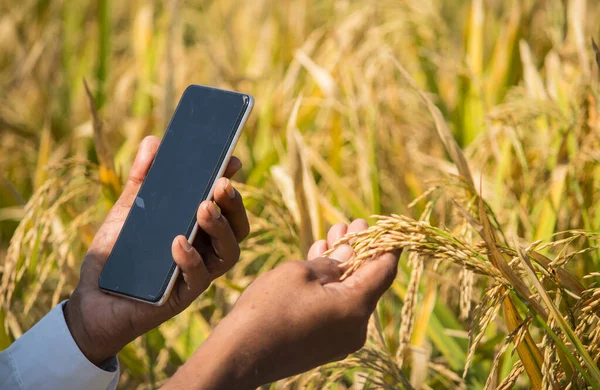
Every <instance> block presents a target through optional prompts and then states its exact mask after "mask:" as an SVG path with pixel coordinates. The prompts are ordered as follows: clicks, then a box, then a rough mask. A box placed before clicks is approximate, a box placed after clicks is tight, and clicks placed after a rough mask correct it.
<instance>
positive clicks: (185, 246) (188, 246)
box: [179, 240, 192, 252]
mask: <svg viewBox="0 0 600 390" xmlns="http://www.w3.org/2000/svg"><path fill="white" fill-rule="evenodd" d="M179 245H180V246H181V249H183V250H184V251H186V252H191V251H192V245H191V244H190V243H189V242H188V240H179Z"/></svg>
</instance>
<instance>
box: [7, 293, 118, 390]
mask: <svg viewBox="0 0 600 390" xmlns="http://www.w3.org/2000/svg"><path fill="white" fill-rule="evenodd" d="M63 305H64V302H62V303H61V304H59V305H58V306H56V307H55V308H54V309H52V310H51V311H50V312H49V313H48V314H47V315H46V316H45V317H44V318H42V319H41V320H40V321H39V322H38V323H37V324H35V325H34V326H33V327H32V328H31V329H29V330H28V331H27V332H25V333H24V334H23V335H22V336H21V337H20V338H19V339H17V341H15V342H14V343H13V344H12V345H11V346H10V347H8V349H6V350H4V351H2V352H0V389H15V390H17V389H18V390H30V389H53V390H54V389H64V390H70V389H73V390H76V389H77V390H78V389H90V390H96V389H97V390H107V389H110V390H114V389H116V388H117V382H118V381H119V361H118V359H117V358H116V357H113V358H112V359H110V360H108V361H107V362H105V363H104V364H103V365H102V366H103V367H104V369H101V368H99V367H97V366H95V365H94V364H93V363H91V362H90V361H89V360H87V358H86V357H85V356H84V355H83V353H82V352H81V351H80V350H79V347H78V346H77V344H76V343H75V340H73V337H72V336H71V332H69V328H68V327H67V323H66V321H65V316H64V314H63Z"/></svg>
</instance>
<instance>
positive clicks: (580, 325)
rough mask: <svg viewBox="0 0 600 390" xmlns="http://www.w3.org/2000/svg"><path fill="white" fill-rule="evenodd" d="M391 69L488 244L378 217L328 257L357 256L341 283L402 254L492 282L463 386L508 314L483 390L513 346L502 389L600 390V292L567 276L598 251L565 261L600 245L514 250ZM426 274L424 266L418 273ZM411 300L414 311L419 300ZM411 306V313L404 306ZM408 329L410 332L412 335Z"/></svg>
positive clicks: (439, 120) (464, 168) (569, 237)
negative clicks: (563, 389)
mask: <svg viewBox="0 0 600 390" xmlns="http://www.w3.org/2000/svg"><path fill="white" fill-rule="evenodd" d="M594 46H595V45H594ZM595 48H596V47H595ZM597 53H598V52H597ZM393 61H394V62H395V63H396V66H397V68H398V70H399V71H400V72H401V73H402V75H403V76H404V77H405V78H406V79H407V80H408V82H409V84H410V85H411V86H412V87H413V88H415V89H416V90H417V91H418V92H419V94H420V95H421V97H422V99H423V100H424V102H425V103H426V104H427V106H428V108H429V110H430V113H431V114H432V115H433V117H434V120H435V124H436V129H437V131H438V135H439V136H440V139H441V141H442V143H443V144H444V147H445V148H446V151H447V152H448V154H449V155H450V157H451V159H452V160H453V161H454V163H455V164H456V166H457V169H458V172H459V176H460V181H461V185H460V186H459V187H461V190H462V195H463V198H464V194H465V193H466V194H467V196H466V202H464V203H463V204H461V203H459V202H458V201H456V200H455V199H453V200H454V205H455V206H456V209H457V210H458V214H459V215H461V216H462V218H463V219H464V220H465V221H466V222H467V223H468V225H469V226H470V227H471V229H472V230H474V231H475V232H476V233H477V234H478V235H479V236H480V237H481V238H482V241H480V242H475V243H469V241H467V240H464V239H461V238H460V237H458V236H457V235H455V234H453V233H452V232H451V231H449V230H446V229H441V228H437V227H434V226H432V225H431V224H430V223H429V222H428V219H429V218H428V217H429V215H430V214H429V213H427V212H426V213H425V215H424V218H423V220H420V221H417V220H414V219H412V218H409V217H406V216H401V215H391V216H375V217H374V218H377V219H378V221H377V222H376V224H375V225H373V226H371V227H369V228H368V229H366V230H363V231H359V232H354V233H349V234H347V235H346V236H344V237H343V238H341V239H340V240H338V242H337V243H336V244H335V245H334V247H333V248H331V249H330V250H329V251H328V252H326V253H325V255H328V254H330V253H331V252H332V251H333V250H335V248H336V247H338V246H340V245H346V244H347V245H351V246H352V247H353V249H354V252H355V256H354V257H353V258H352V259H351V260H349V261H348V262H346V263H344V264H342V265H340V266H341V267H344V268H345V272H344V274H343V276H342V279H343V278H346V277H348V276H349V275H350V274H352V273H353V272H354V271H356V270H357V269H358V268H359V267H361V266H362V265H363V264H364V263H365V262H366V261H367V260H369V259H372V258H376V257H377V256H378V255H380V254H381V253H384V252H388V251H392V250H398V249H408V250H409V251H410V252H413V253H415V254H416V255H417V256H418V257H419V258H420V259H421V260H420V262H423V261H424V260H423V259H427V260H429V261H433V264H434V265H433V267H432V268H433V269H434V270H435V269H437V266H438V265H439V264H440V263H442V262H447V263H450V264H452V265H455V266H458V267H459V268H461V269H463V270H468V271H471V272H473V273H475V274H477V275H480V276H484V277H488V278H490V279H492V281H493V282H492V283H493V284H492V286H493V287H492V288H490V289H488V290H487V293H486V294H485V295H484V298H483V300H482V301H481V302H480V304H479V305H478V307H477V308H476V310H475V316H474V319H473V322H472V324H471V330H470V332H469V339H470V347H469V355H468V357H467V362H466V366H465V369H464V374H463V378H464V377H466V374H467V371H468V369H469V365H470V362H471V361H472V359H473V356H474V353H475V350H476V348H477V347H478V346H479V344H480V342H481V340H482V338H483V334H484V332H485V330H486V328H487V327H488V325H489V324H490V323H491V322H492V321H493V320H494V319H495V318H496V316H497V313H498V311H499V308H500V307H502V308H503V315H504V321H505V324H506V326H507V329H508V331H509V334H508V336H507V337H506V338H505V340H504V342H503V343H502V345H501V347H500V349H499V350H498V351H497V353H496V356H495V358H494V360H493V364H492V368H491V370H490V374H489V377H488V380H487V382H486V385H485V388H492V387H493V383H494V378H495V375H496V372H497V370H498V369H499V362H500V358H501V356H502V355H504V353H505V352H506V351H507V350H508V346H509V344H510V343H512V344H514V346H515V349H516V350H517V352H518V355H519V357H520V362H519V364H515V365H514V366H513V369H512V370H511V373H510V374H509V375H508V376H507V377H505V379H504V381H502V383H500V384H499V386H498V387H499V388H510V387H512V386H513V385H514V384H515V383H516V380H517V378H518V376H519V374H520V373H521V372H523V371H525V372H526V373H527V375H528V376H529V380H530V383H531V386H532V387H533V388H535V389H541V388H557V387H559V386H560V383H564V382H565V381H569V382H570V383H579V384H581V385H583V384H584V383H585V384H587V385H589V386H591V388H594V389H600V369H599V368H598V366H597V364H596V362H597V361H598V360H599V359H600V331H598V325H600V317H599V315H600V310H599V309H600V308H599V307H598V306H599V305H598V304H597V302H596V301H597V299H596V298H597V297H598V296H600V288H591V289H589V290H585V289H584V287H583V286H582V285H581V283H580V282H579V281H578V279H577V278H576V277H575V276H573V275H571V274H570V273H569V272H568V271H567V270H566V269H565V265H566V264H567V262H568V261H569V260H570V259H572V258H573V257H575V256H577V255H581V254H583V253H586V252H589V251H592V250H595V249H596V247H591V248H585V249H581V250H578V251H575V252H571V253H565V252H566V249H567V247H568V245H569V244H570V243H572V242H573V241H574V240H576V239H578V238H586V239H588V240H589V241H598V239H599V238H600V237H599V236H598V235H597V234H592V233H588V232H584V231H569V232H564V233H558V234H557V235H565V236H566V238H562V239H560V240H557V241H554V242H551V243H547V244H542V242H541V241H536V242H534V243H532V244H530V245H529V246H528V247H527V248H522V247H521V244H520V243H519V241H517V240H515V243H514V245H513V246H512V247H511V246H509V245H508V244H507V242H506V239H505V238H504V234H503V233H502V230H501V228H500V226H499V225H498V224H497V222H496V219H495V217H494V215H493V213H492V211H491V210H490V208H489V206H487V205H486V204H485V202H484V201H483V199H482V198H481V196H480V195H479V194H477V192H476V191H475V188H474V185H473V179H472V177H471V173H470V169H469V166H468V164H467V161H466V158H465V157H464V155H463V153H462V151H461V149H460V148H459V146H458V144H457V143H456V141H455V140H454V138H453V137H452V134H451V133H450V130H449V129H448V127H447V125H446V123H445V122H444V120H443V117H442V114H441V112H440V111H439V109H438V108H437V107H436V106H435V105H434V104H433V103H432V102H431V100H429V98H428V97H427V96H426V95H425V94H424V93H422V92H421V91H419V90H418V88H417V86H416V83H415V82H414V81H413V80H412V78H411V77H410V75H409V74H408V73H407V72H406V71H405V70H404V68H403V67H402V66H401V65H400V64H399V63H398V62H397V61H395V59H393ZM431 192H433V190H432V191H429V192H427V193H426V194H424V195H425V196H427V195H428V194H429V193H431ZM457 197H460V195H458V196H457ZM417 200H419V199H417ZM432 207H433V202H430V203H429V204H428V207H427V208H428V209H429V210H431V208H432ZM492 221H494V224H492ZM498 236H500V237H502V238H503V241H504V244H503V245H501V244H499V243H498V238H497V237H498ZM560 246H562V248H563V249H562V250H561V251H560V252H559V256H557V257H556V258H555V259H553V260H551V259H549V258H547V257H546V256H545V255H544V254H543V253H544V250H546V249H548V248H551V247H560ZM413 263H414V261H413ZM413 266H414V267H418V266H419V265H417V264H413ZM422 266H423V265H422V263H421V264H420V267H422ZM413 275H415V274H414V273H413ZM417 275H419V276H418V277H417V278H416V279H415V280H413V279H414V278H413V279H411V281H410V283H409V285H414V284H417V285H418V282H419V280H418V279H420V272H419V273H417ZM540 276H541V278H542V279H541V281H540ZM592 276H593V275H590V277H592ZM553 297H554V298H553ZM406 299H407V300H408V298H406ZM411 299H412V300H413V306H414V303H416V296H415V297H411ZM567 300H574V301H575V304H574V305H573V307H569V305H566V306H567V309H566V310H567V312H566V313H564V312H561V311H560V308H561V305H560V303H561V301H562V302H565V301H567ZM407 306H409V305H405V307H407ZM523 308H525V309H526V310H523ZM519 309H521V310H519ZM523 311H524V312H525V315H526V317H525V318H524V319H523V318H522V317H521V312H523ZM411 314H412V315H414V311H413V312H412V313H410V312H407V313H405V312H404V307H403V315H411ZM534 324H535V325H537V326H538V327H539V330H540V331H541V332H542V334H543V339H542V342H541V343H536V342H535V341H534V339H533V336H532V335H531V333H530V331H529V328H530V327H531V326H532V325H534ZM413 326H414V321H407V322H405V321H403V323H402V325H401V330H400V334H401V335H402V334H403V333H404V334H406V333H408V334H410V333H412V331H413ZM407 327H408V328H409V329H406V328H407ZM402 328H404V329H402ZM402 339H406V337H403V338H402ZM405 353H407V349H406V345H403V343H402V341H401V345H400V346H399V350H398V354H397V356H398V361H399V362H400V366H402V362H403V361H404V360H403V357H402V356H403V354H405Z"/></svg>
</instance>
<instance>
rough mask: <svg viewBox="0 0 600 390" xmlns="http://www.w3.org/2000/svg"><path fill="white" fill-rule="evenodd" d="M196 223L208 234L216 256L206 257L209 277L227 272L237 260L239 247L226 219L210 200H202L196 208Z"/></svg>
mask: <svg viewBox="0 0 600 390" xmlns="http://www.w3.org/2000/svg"><path fill="white" fill-rule="evenodd" d="M197 218H198V225H199V227H200V228H201V229H202V230H203V231H204V232H205V233H206V234H208V235H209V236H210V239H211V242H212V247H213V249H214V252H215V254H216V256H212V257H207V256H206V255H204V254H203V256H204V258H205V260H206V268H207V269H208V271H209V273H210V276H211V278H213V279H214V278H216V277H217V276H220V275H222V274H224V273H225V272H227V271H228V270H229V269H230V268H231V267H233V265H234V264H235V263H236V262H237V261H238V259H239V257H240V247H239V245H238V242H237V240H236V237H235V234H234V233H233V230H232V229H231V226H230V225H229V222H228V221H227V219H226V218H225V217H224V216H223V215H222V214H221V212H220V211H219V210H218V209H217V207H216V206H215V205H214V203H213V202H211V201H208V200H207V201H204V202H202V204H201V205H200V208H199V209H198V215H197Z"/></svg>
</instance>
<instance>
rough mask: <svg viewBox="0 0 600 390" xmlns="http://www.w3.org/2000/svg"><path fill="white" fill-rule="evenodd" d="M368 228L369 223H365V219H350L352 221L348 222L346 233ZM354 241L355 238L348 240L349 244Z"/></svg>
mask: <svg viewBox="0 0 600 390" xmlns="http://www.w3.org/2000/svg"><path fill="white" fill-rule="evenodd" d="M368 228H369V224H368V223H367V221H365V220H364V219H362V218H359V219H355V220H354V221H352V223H351V224H350V226H348V234H350V233H358V232H361V231H363V230H366V229H368ZM355 241H356V238H352V239H350V240H349V241H348V243H349V244H353V243H354V242H355Z"/></svg>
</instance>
